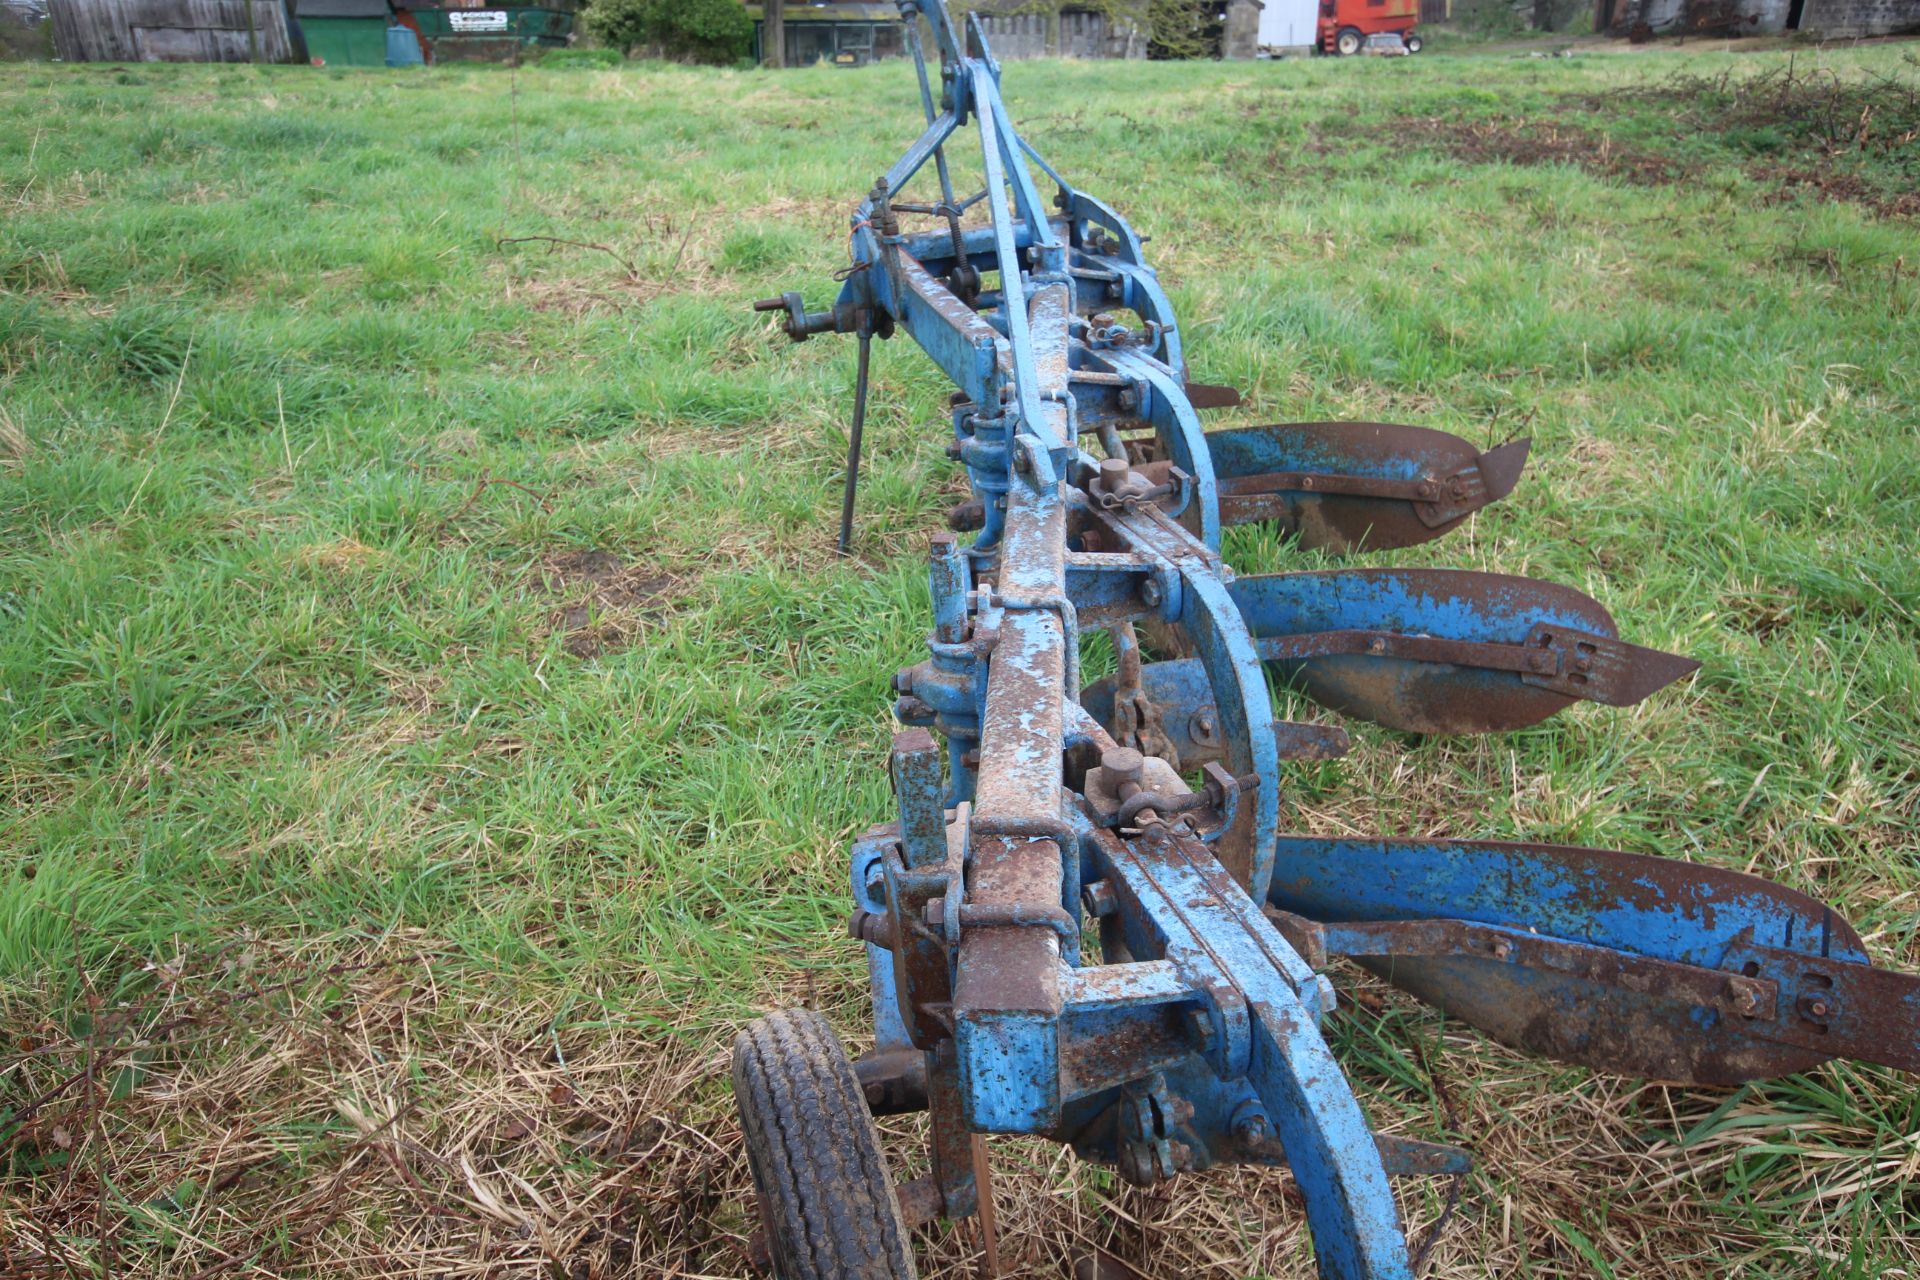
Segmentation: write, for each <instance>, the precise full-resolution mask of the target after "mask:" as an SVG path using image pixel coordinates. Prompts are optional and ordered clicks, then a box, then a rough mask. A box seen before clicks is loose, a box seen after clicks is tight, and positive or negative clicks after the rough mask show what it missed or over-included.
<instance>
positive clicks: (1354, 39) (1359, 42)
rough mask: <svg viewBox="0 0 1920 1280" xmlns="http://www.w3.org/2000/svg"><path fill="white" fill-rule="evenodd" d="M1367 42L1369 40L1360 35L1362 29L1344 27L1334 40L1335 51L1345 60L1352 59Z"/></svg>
mask: <svg viewBox="0 0 1920 1280" xmlns="http://www.w3.org/2000/svg"><path fill="white" fill-rule="evenodd" d="M1366 42H1367V38H1366V37H1365V36H1363V35H1361V34H1360V28H1358V27H1342V28H1340V32H1339V34H1338V35H1336V36H1334V38H1333V51H1334V52H1335V53H1337V54H1339V55H1340V56H1341V57H1343V58H1351V57H1352V56H1353V55H1354V54H1356V53H1358V52H1360V49H1361V46H1363V45H1365V44H1366Z"/></svg>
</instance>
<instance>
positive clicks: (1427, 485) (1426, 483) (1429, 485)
mask: <svg viewBox="0 0 1920 1280" xmlns="http://www.w3.org/2000/svg"><path fill="white" fill-rule="evenodd" d="M1414 492H1415V493H1417V494H1419V495H1420V497H1422V498H1425V499H1431V498H1432V497H1433V495H1434V492H1435V490H1434V487H1433V481H1431V480H1422V481H1421V482H1420V484H1419V486H1418V487H1417V488H1415V489H1414Z"/></svg>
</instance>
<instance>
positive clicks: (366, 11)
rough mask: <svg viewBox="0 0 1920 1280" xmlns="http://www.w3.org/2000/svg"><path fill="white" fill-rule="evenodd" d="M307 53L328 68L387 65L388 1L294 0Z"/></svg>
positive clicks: (389, 12)
mask: <svg viewBox="0 0 1920 1280" xmlns="http://www.w3.org/2000/svg"><path fill="white" fill-rule="evenodd" d="M294 17H295V18H296V19H297V20H298V21H299V23H300V29H301V30H302V31H304V32H306V36H307V52H308V53H310V54H312V55H313V56H314V57H315V58H318V59H319V60H320V61H322V62H324V63H325V64H326V65H327V66H330V67H384V66H386V65H387V25H388V24H389V23H391V22H392V21H393V11H392V10H391V9H389V8H388V7H387V0H296V6H295V9H294Z"/></svg>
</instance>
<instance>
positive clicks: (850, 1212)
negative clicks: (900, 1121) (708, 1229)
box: [733, 1009, 914, 1280]
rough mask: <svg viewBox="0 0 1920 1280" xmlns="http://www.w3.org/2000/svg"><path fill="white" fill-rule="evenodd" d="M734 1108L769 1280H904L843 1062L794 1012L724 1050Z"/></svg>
mask: <svg viewBox="0 0 1920 1280" xmlns="http://www.w3.org/2000/svg"><path fill="white" fill-rule="evenodd" d="M733 1099H734V1105H736V1106H737V1107H739V1109H740V1128H741V1130H742V1131H743V1132H744V1134H745V1136H746V1141H747V1163H748V1164H749V1165H751V1166H752V1167H753V1186H754V1190H755V1191H756V1192H758V1193H759V1199H760V1222H761V1225H762V1226H763V1227H764V1228H765V1229H766V1233H767V1250H768V1252H769V1254H771V1256H772V1259H773V1272H774V1275H776V1276H778V1277H779V1280H914V1271H913V1251H912V1249H911V1248H909V1246H908V1235H907V1226H906V1222H905V1221H904V1220H903V1219H902V1218H901V1216H900V1202H899V1201H898V1200H897V1199H896V1198H895V1196H894V1191H893V1178H892V1176H891V1175H890V1174H889V1173H888V1172H887V1161H886V1157H885V1156H883V1155H882V1154H881V1153H880V1135H879V1134H878V1133H876V1132H875V1131H874V1128H873V1119H872V1117H871V1116H869V1115H868V1114H867V1102H866V1097H865V1095H864V1094H862V1092H861V1090H860V1084H859V1081H857V1080H856V1079H854V1075H853V1066H852V1064H850V1063H849V1062H848V1061H847V1055H846V1051H845V1050H843V1049H842V1048H841V1047H840V1041H839V1039H838V1038H837V1037H835V1036H834V1034H833V1028H832V1027H830V1026H828V1025H827V1020H826V1019H825V1018H823V1017H821V1016H820V1015H819V1014H817V1013H812V1012H809V1011H808V1010H805V1009H781V1010H779V1011H778V1012H775V1013H770V1014H768V1015H767V1016H766V1017H764V1018H761V1019H759V1020H758V1021H756V1022H754V1023H752V1024H751V1025H749V1026H748V1027H747V1029H746V1030H744V1031H742V1032H741V1033H740V1034H739V1036H738V1037H736V1038H735V1039H734V1042H733Z"/></svg>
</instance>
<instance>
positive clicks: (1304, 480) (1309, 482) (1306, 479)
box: [1300, 476, 1313, 489]
mask: <svg viewBox="0 0 1920 1280" xmlns="http://www.w3.org/2000/svg"><path fill="white" fill-rule="evenodd" d="M1300 487H1301V488H1302V489H1311V488H1313V477H1312V476H1301V477H1300Z"/></svg>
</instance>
